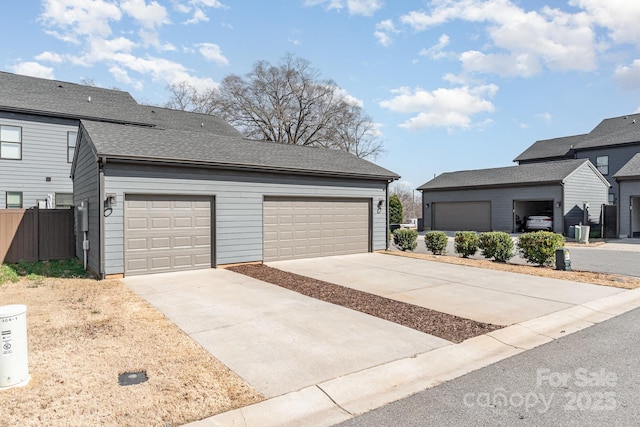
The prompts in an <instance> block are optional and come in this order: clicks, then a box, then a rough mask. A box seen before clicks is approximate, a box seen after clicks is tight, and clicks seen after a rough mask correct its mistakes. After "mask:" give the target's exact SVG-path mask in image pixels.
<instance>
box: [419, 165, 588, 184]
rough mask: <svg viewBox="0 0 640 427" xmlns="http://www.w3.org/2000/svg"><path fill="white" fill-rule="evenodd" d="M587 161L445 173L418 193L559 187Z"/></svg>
mask: <svg viewBox="0 0 640 427" xmlns="http://www.w3.org/2000/svg"><path fill="white" fill-rule="evenodd" d="M588 162H589V160H587V159H576V160H560V161H555V162H545V163H531V164H524V165H518V166H509V167H504V168H493V169H477V170H468V171H459V172H448V173H443V174H441V175H438V176H437V177H435V178H434V179H432V180H431V181H429V182H426V183H424V184H423V185H421V186H420V187H418V190H442V189H456V188H474V187H490V186H507V185H528V184H544V183H560V182H562V181H563V180H564V179H565V178H567V177H568V176H569V175H570V174H571V173H572V172H573V171H575V170H576V169H577V168H578V167H580V166H581V165H583V164H584V163H588Z"/></svg>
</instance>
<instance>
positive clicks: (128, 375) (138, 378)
mask: <svg viewBox="0 0 640 427" xmlns="http://www.w3.org/2000/svg"><path fill="white" fill-rule="evenodd" d="M148 379H149V378H147V373H146V372H145V371H140V372H124V373H122V374H120V375H118V384H120V385H133V384H140V383H143V382H145V381H147V380H148Z"/></svg>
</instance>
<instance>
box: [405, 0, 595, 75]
mask: <svg viewBox="0 0 640 427" xmlns="http://www.w3.org/2000/svg"><path fill="white" fill-rule="evenodd" d="M433 4H434V5H435V6H434V7H433V8H432V10H431V11H430V12H429V13H426V12H417V11H413V12H410V13H408V14H406V15H404V16H402V17H401V18H400V21H401V22H402V23H404V24H406V25H408V26H410V27H411V28H412V29H414V30H415V31H424V30H427V29H430V28H432V27H434V26H437V25H442V24H445V23H447V22H450V21H454V20H462V21H467V22H473V23H482V24H486V25H487V27H486V31H487V35H488V36H489V38H490V40H491V42H492V43H491V44H490V45H489V46H487V47H484V48H483V49H482V51H481V52H480V51H469V52H465V53H463V54H462V55H461V57H460V59H461V60H462V61H463V67H464V69H465V70H467V71H470V72H483V73H496V74H501V75H517V76H531V75H534V74H537V73H539V72H540V71H541V70H542V64H544V65H545V66H546V67H547V68H548V69H551V70H560V71H564V70H580V71H590V70H593V69H594V68H595V67H596V51H597V46H596V44H595V32H594V30H593V29H592V28H591V23H592V20H591V19H590V18H589V16H587V14H585V13H583V12H579V13H573V14H572V13H568V12H563V11H561V10H559V9H552V8H550V7H543V8H542V9H541V10H540V11H525V10H524V9H522V8H520V7H518V6H516V5H514V4H513V3H512V2H511V1H509V0H486V1H481V0H462V1H455V2H454V1H450V0H443V1H439V2H434V3H433Z"/></svg>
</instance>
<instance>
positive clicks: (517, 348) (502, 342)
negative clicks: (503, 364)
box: [488, 335, 527, 351]
mask: <svg viewBox="0 0 640 427" xmlns="http://www.w3.org/2000/svg"><path fill="white" fill-rule="evenodd" d="M488 336H489V337H491V338H493V339H494V340H496V341H498V342H499V343H500V344H504V345H506V346H509V347H511V348H514V349H516V350H520V351H526V350H527V349H526V348H524V347H518V346H517V345H513V344H509V343H508V342H505V341H502V340H501V339H499V338H496V337H494V336H493V335H488Z"/></svg>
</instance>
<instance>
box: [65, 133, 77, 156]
mask: <svg viewBox="0 0 640 427" xmlns="http://www.w3.org/2000/svg"><path fill="white" fill-rule="evenodd" d="M76 138H78V132H67V162H68V163H71V162H73V154H74V153H75V152H76Z"/></svg>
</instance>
